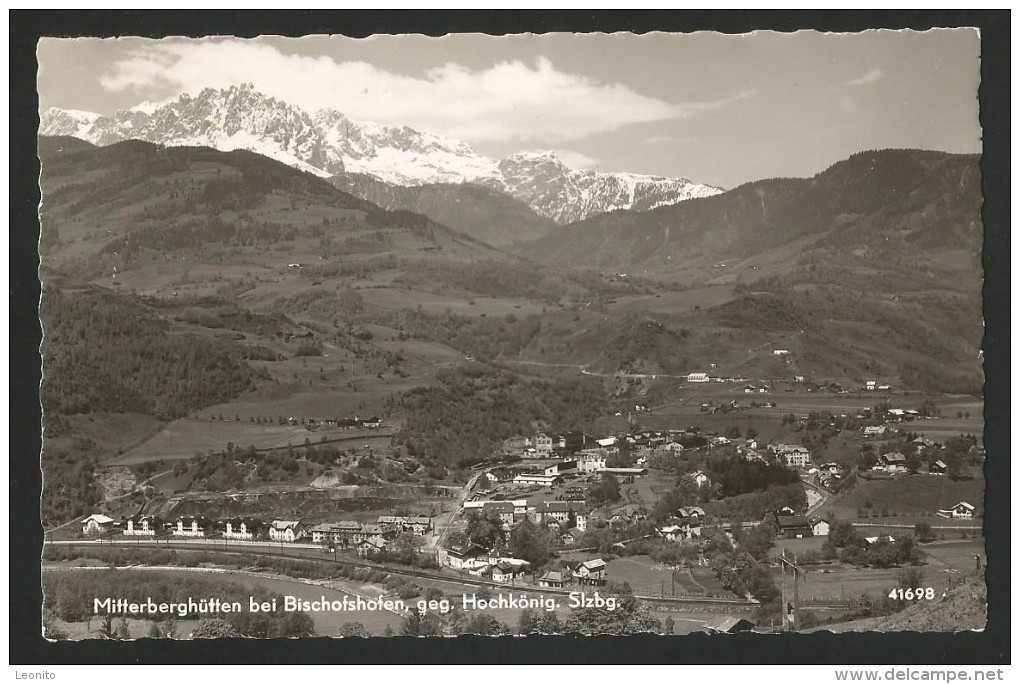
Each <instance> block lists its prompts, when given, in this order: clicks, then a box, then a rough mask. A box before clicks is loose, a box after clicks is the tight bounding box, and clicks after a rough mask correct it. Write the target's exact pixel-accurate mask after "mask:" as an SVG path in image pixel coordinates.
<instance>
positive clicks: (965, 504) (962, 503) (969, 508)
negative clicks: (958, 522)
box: [953, 501, 974, 511]
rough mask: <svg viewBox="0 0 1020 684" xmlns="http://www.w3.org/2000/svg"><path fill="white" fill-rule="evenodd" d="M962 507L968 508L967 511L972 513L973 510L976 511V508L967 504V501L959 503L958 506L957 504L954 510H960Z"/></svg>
mask: <svg viewBox="0 0 1020 684" xmlns="http://www.w3.org/2000/svg"><path fill="white" fill-rule="evenodd" d="M960 506H963V507H964V508H966V509H967V510H970V511H973V510H974V507H973V506H971V505H970V504H969V503H967V502H966V501H961V502H960V503H958V504H956V505H955V506H953V508H959V507H960Z"/></svg>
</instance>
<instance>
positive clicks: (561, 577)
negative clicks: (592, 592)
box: [538, 570, 570, 588]
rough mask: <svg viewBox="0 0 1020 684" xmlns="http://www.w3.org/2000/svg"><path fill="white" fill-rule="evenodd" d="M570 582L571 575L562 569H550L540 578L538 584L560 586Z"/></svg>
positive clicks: (541, 585)
mask: <svg viewBox="0 0 1020 684" xmlns="http://www.w3.org/2000/svg"><path fill="white" fill-rule="evenodd" d="M569 582H570V575H568V574H567V573H565V572H562V571H561V570H549V571H547V572H546V573H545V574H544V575H542V576H541V577H539V578H538V586H540V587H554V588H559V587H563V586H566V585H567V584H568V583H569Z"/></svg>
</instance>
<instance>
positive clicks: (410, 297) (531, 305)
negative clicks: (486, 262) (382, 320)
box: [358, 287, 542, 316]
mask: <svg viewBox="0 0 1020 684" xmlns="http://www.w3.org/2000/svg"><path fill="white" fill-rule="evenodd" d="M358 292H359V293H360V294H361V296H362V298H363V299H364V301H365V303H366V304H368V305H371V306H376V307H379V308H383V309H413V308H415V307H417V306H419V305H420V306H421V308H422V310H423V311H426V312H428V313H433V314H441V313H445V312H446V311H449V312H451V313H453V314H456V315H458V316H483V315H487V316H505V315H507V314H514V315H515V316H522V315H524V316H526V315H528V314H538V313H542V305H541V304H540V303H536V302H533V301H530V300H528V299H524V298H516V297H506V298H498V299H497V298H494V297H485V296H481V295H471V294H469V293H449V294H443V295H436V294H431V293H428V292H421V291H415V290H405V289H400V288H380V287H364V288H359V289H358Z"/></svg>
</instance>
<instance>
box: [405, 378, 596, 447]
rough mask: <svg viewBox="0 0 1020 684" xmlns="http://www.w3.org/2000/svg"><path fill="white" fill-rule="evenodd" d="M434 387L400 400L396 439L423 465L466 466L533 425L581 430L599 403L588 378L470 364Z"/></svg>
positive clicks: (593, 416)
mask: <svg viewBox="0 0 1020 684" xmlns="http://www.w3.org/2000/svg"><path fill="white" fill-rule="evenodd" d="M437 380H438V384H436V385H432V386H429V387H420V388H415V389H413V390H410V391H408V392H404V393H402V394H401V395H400V396H399V399H398V405H399V408H400V410H402V411H403V413H404V414H405V416H406V420H405V425H404V427H403V428H402V429H401V431H400V433H398V435H397V441H398V442H399V443H400V444H403V446H404V447H405V448H406V449H407V452H408V454H410V455H411V456H413V457H415V458H419V459H420V460H422V461H423V462H424V463H425V464H426V465H439V466H453V467H467V466H470V465H473V464H474V463H476V462H477V461H478V459H479V454H487V453H493V452H495V451H497V450H498V448H499V445H500V443H501V442H502V441H503V440H505V439H508V438H510V437H513V436H515V435H521V434H531V433H532V432H533V431H534V430H535V427H534V426H535V424H536V423H544V424H547V425H553V426H556V427H557V429H561V430H577V429H584V428H585V427H586V426H587V425H589V424H590V423H592V422H593V421H595V420H596V419H597V418H598V416H599V413H600V407H601V406H603V405H604V403H605V402H604V399H605V397H604V389H603V388H602V386H601V385H600V384H599V383H598V382H597V381H594V380H591V379H589V378H581V379H571V380H561V381H556V382H554V381H548V380H540V379H535V378H525V377H521V376H518V375H516V374H514V373H510V372H506V371H500V370H493V369H490V368H487V367H484V366H481V365H470V366H467V367H462V368H457V369H453V370H442V371H440V372H439V373H437Z"/></svg>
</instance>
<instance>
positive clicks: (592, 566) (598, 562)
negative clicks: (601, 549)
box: [581, 558, 606, 571]
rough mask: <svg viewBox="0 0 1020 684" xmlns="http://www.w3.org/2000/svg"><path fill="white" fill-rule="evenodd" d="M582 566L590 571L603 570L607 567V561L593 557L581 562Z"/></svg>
mask: <svg viewBox="0 0 1020 684" xmlns="http://www.w3.org/2000/svg"><path fill="white" fill-rule="evenodd" d="M581 567H584V568H587V569H588V570H589V571H593V570H601V569H603V568H604V567H606V562H605V561H604V560H602V559H601V558H593V559H591V560H587V561H585V562H583V563H581Z"/></svg>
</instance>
